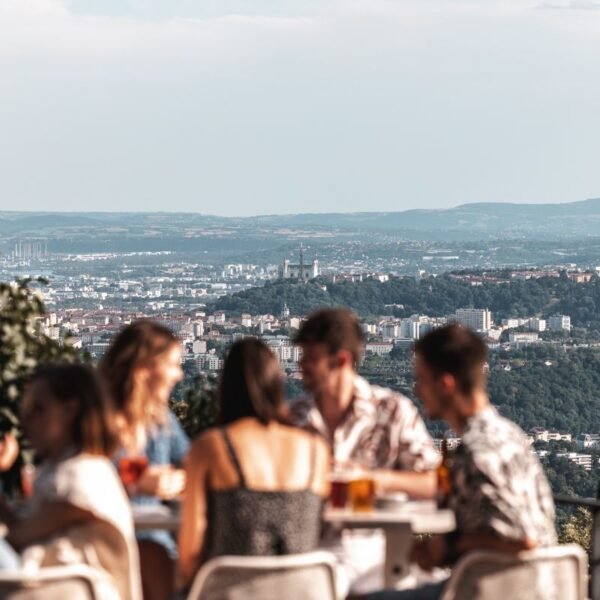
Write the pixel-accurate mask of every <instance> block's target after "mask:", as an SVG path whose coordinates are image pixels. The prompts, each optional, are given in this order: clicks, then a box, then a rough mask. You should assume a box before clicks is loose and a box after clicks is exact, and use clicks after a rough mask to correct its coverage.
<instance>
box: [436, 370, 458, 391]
mask: <svg viewBox="0 0 600 600" xmlns="http://www.w3.org/2000/svg"><path fill="white" fill-rule="evenodd" d="M440 387H441V389H442V392H443V393H444V395H446V396H452V395H453V394H454V393H455V392H456V379H455V378H454V376H453V375H450V373H444V374H443V375H442V376H441V377H440Z"/></svg>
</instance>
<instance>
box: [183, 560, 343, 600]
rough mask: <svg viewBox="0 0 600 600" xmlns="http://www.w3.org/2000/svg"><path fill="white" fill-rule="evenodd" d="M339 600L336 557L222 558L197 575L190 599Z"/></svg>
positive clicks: (207, 564)
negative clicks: (336, 587)
mask: <svg viewBox="0 0 600 600" xmlns="http://www.w3.org/2000/svg"><path fill="white" fill-rule="evenodd" d="M282 598H285V600H336V592H335V557H334V556H333V555H331V554H329V553H328V552H322V551H318V552H309V553H306V554H294V555H288V556H221V557H218V558H214V559H212V560H210V561H209V562H207V563H206V564H205V565H204V566H203V567H202V568H201V569H200V571H199V572H198V574H197V575H196V579H195V580H194V584H193V585H192V589H191V590H190V593H189V595H188V600H281V599H282Z"/></svg>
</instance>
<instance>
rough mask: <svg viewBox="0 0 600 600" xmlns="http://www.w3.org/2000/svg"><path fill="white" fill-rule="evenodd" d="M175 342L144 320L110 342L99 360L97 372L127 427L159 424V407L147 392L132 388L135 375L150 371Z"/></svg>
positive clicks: (160, 327)
mask: <svg viewBox="0 0 600 600" xmlns="http://www.w3.org/2000/svg"><path fill="white" fill-rule="evenodd" d="M178 343H179V340H178V339H177V337H175V334H174V333H173V332H172V331H171V330H170V329H167V328H166V327H164V326H163V325H160V324H159V323H156V322H154V321H150V320H148V319H140V320H139V321H134V322H133V323H131V325H128V326H127V327H125V328H124V329H122V330H121V332H120V333H119V334H118V335H117V337H116V338H115V339H114V340H113V342H112V344H111V345H110V347H109V349H108V350H107V352H106V354H105V355H104V356H103V358H102V360H101V361H100V365H99V370H100V375H101V376H102V379H103V380H104V383H105V385H106V389H107V390H108V393H109V394H110V396H111V399H112V401H113V403H114V405H115V408H116V410H117V411H119V412H120V413H121V414H122V415H123V416H124V417H125V419H126V421H127V422H128V424H129V425H135V424H144V425H154V424H157V423H161V422H162V419H163V417H164V416H163V415H161V414H160V413H161V410H160V407H159V406H155V405H154V404H153V403H152V398H149V397H148V390H140V389H138V388H139V386H136V381H135V378H136V372H137V371H138V369H140V368H144V367H146V368H150V367H152V366H153V365H154V364H156V361H157V359H158V358H159V357H160V356H161V355H162V354H164V353H165V352H166V351H167V350H169V348H171V347H172V346H173V345H174V344H178Z"/></svg>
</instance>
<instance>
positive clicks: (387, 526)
mask: <svg viewBox="0 0 600 600" xmlns="http://www.w3.org/2000/svg"><path fill="white" fill-rule="evenodd" d="M323 520H324V521H325V522H326V523H329V524H331V525H337V526H338V527H340V528H343V529H382V530H383V532H384V534H385V544H386V546H385V565H384V582H385V586H386V587H388V588H398V587H404V585H403V584H405V583H406V578H407V577H408V575H409V574H410V562H409V560H408V556H409V552H410V548H411V545H412V541H411V538H412V536H413V534H420V533H421V534H423V533H428V534H436V533H437V534H439V533H448V532H450V531H453V530H454V528H455V527H456V522H455V519H454V513H453V512H452V511H451V510H439V509H438V508H437V507H436V505H435V503H434V502H429V501H423V502H421V501H419V502H407V503H406V504H404V505H402V506H401V507H398V508H396V509H394V510H377V509H376V510H374V511H372V512H363V513H361V512H353V511H351V510H348V509H336V508H327V509H326V510H325V513H324V515H323Z"/></svg>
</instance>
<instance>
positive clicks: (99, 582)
mask: <svg viewBox="0 0 600 600" xmlns="http://www.w3.org/2000/svg"><path fill="white" fill-rule="evenodd" d="M0 598H2V599H3V600H66V599H67V598H68V599H69V600H113V599H116V600H118V599H119V594H118V592H117V590H116V588H115V586H114V584H113V583H112V581H111V580H110V579H108V577H107V576H106V575H105V574H104V573H102V572H101V571H99V570H98V569H94V568H92V567H89V566H87V565H69V566H64V567H42V568H40V569H35V570H29V569H17V570H7V571H0Z"/></svg>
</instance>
